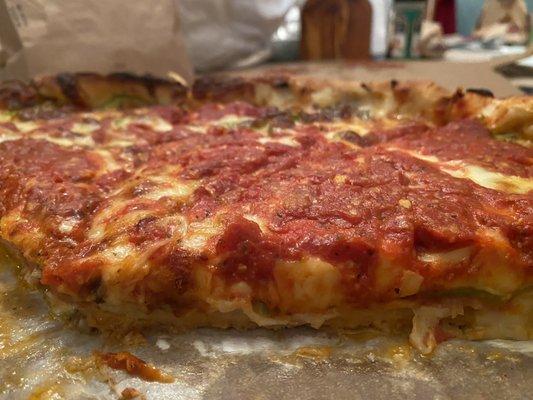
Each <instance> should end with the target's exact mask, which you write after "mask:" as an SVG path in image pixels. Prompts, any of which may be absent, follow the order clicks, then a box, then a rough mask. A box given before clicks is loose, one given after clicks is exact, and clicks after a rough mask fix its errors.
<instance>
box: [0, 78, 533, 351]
mask: <svg viewBox="0 0 533 400" xmlns="http://www.w3.org/2000/svg"><path fill="white" fill-rule="evenodd" d="M65 82H68V84H65ZM304 82H306V83H304ZM122 85H124V93H126V94H124V95H123V94H121V90H122ZM110 101H111V102H110ZM0 104H1V105H3V110H2V111H0V165H2V169H1V170H0V237H1V238H2V241H3V244H4V246H5V247H6V248H7V249H8V250H9V251H10V252H11V253H12V254H13V255H14V256H15V257H19V259H21V260H23V262H22V264H23V268H22V271H23V276H24V278H25V279H26V280H28V281H30V282H32V283H33V284H36V285H39V286H41V287H43V288H45V289H47V290H46V291H45V293H46V296H47V298H48V299H49V300H50V302H51V304H52V305H53V306H54V307H55V308H56V309H62V310H64V309H65V307H64V305H65V304H68V305H71V308H70V309H71V310H72V312H76V313H77V312H81V313H82V314H83V315H84V316H85V318H87V321H88V322H89V323H90V324H91V325H93V326H96V327H99V328H101V329H131V328H133V327H146V326H153V325H156V326H161V325H163V326H167V327H173V328H177V329H186V328H193V327H198V326H213V327H237V328H249V327H254V326H263V327H272V328H280V327H288V326H296V325H304V324H308V325H311V326H313V327H316V328H318V327H321V326H331V327H334V328H338V329H353V328H359V327H369V326H370V327H374V328H377V329H380V330H382V331H386V332H397V331H410V332H411V333H410V339H411V342H412V343H413V344H414V345H415V346H416V347H417V348H419V349H420V350H421V351H422V352H430V351H431V350H432V349H433V348H434V346H435V345H436V343H438V342H439V341H442V340H445V339H446V338H451V337H460V338H469V339H484V338H510V339H528V338H531V337H532V336H533V322H532V316H533V313H532V311H533V290H531V288H532V283H533V192H532V190H533V167H532V162H533V154H532V150H531V148H530V147H529V130H530V128H531V120H532V118H533V112H532V111H531V110H532V109H531V107H532V104H533V100H531V98H527V97H524V98H511V99H504V100H496V99H493V98H492V97H489V96H487V94H486V93H481V94H480V93H476V92H469V93H462V92H458V93H455V94H453V93H448V92H446V91H445V90H444V89H442V88H439V87H437V86H435V85H432V84H423V83H398V82H386V83H375V84H363V83H354V82H346V83H345V84H344V85H342V84H341V83H339V82H337V81H331V82H329V84H328V82H327V81H324V80H318V79H315V80H313V79H311V78H310V77H302V76H296V75H295V76H289V77H287V76H282V75H279V74H278V75H277V76H272V75H264V74H263V75H261V76H259V77H244V78H235V77H229V78H223V79H220V78H216V79H211V80H209V79H203V80H200V81H198V82H197V83H196V84H195V85H194V87H193V89H192V90H191V91H190V93H189V92H187V90H186V89H184V88H183V86H182V85H180V84H176V83H169V82H164V81H159V80H156V81H152V80H150V79H148V78H143V79H140V78H135V77H132V76H124V75H118V76H117V75H114V76H110V77H102V76H97V75H88V74H83V75H68V76H67V77H65V76H63V77H62V78H59V77H55V78H52V77H49V78H45V79H42V80H37V81H34V82H32V83H31V84H30V85H29V86H24V85H21V84H14V83H10V84H8V85H5V86H4V87H3V88H2V89H0ZM516 110H518V111H516ZM502 121H503V122H502ZM511 121H512V122H511ZM502 135H503V136H502ZM513 135H514V136H513ZM502 137H504V138H505V139H506V140H505V141H503V140H500V139H501V138H502Z"/></svg>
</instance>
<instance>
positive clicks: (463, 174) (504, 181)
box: [389, 147, 533, 194]
mask: <svg viewBox="0 0 533 400" xmlns="http://www.w3.org/2000/svg"><path fill="white" fill-rule="evenodd" d="M389 150H394V151H401V152H403V153H407V154H409V155H411V156H413V157H416V158H418V159H420V160H424V161H427V162H430V163H432V164H434V165H436V166H437V167H438V168H439V169H440V170H441V171H442V172H445V173H447V174H449V175H451V176H453V177H455V178H460V179H469V180H471V181H472V182H474V183H476V184H478V185H479V186H483V187H485V188H487V189H494V190H499V191H501V192H506V193H515V194H525V193H528V192H529V191H530V190H533V179H529V178H523V177H520V176H515V175H505V174H502V173H501V172H495V171H490V170H487V169H485V168H483V167H480V166H478V165H473V164H467V163H465V162H464V161H461V160H450V161H442V160H440V159H439V158H437V157H435V156H430V155H425V154H419V153H417V152H415V151H411V150H404V149H398V148H394V147H389Z"/></svg>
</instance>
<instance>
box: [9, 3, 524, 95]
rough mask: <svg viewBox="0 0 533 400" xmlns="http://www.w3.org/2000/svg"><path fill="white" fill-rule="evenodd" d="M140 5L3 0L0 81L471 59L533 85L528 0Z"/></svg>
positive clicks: (188, 74) (512, 80) (189, 74)
mask: <svg viewBox="0 0 533 400" xmlns="http://www.w3.org/2000/svg"><path fill="white" fill-rule="evenodd" d="M149 4H150V6H149V7H147V3H146V2H145V1H143V0H129V1H128V2H125V1H124V0H109V1H105V2H101V1H98V0H0V79H8V78H23V79H24V78H26V79H27V78H29V77H32V76H35V75H39V74H46V73H57V72H62V71H69V70H78V71H79V70H93V71H99V72H111V71H117V70H129V71H131V72H136V73H151V74H155V75H163V74H165V73H167V72H168V71H175V72H178V73H179V74H181V76H183V77H184V78H185V79H187V80H190V79H191V78H192V73H193V71H194V72H196V73H197V74H198V73H208V72H213V71H221V70H230V69H241V68H249V67H254V66H258V65H263V64H273V63H278V64H279V63H294V62H317V61H325V60H329V61H331V60H348V61H349V62H352V63H354V62H357V63H368V62H371V61H383V60H392V61H393V62H400V61H401V62H404V63H405V62H409V63H410V62H413V63H415V64H416V62H420V61H428V62H429V61H431V62H433V63H465V64H466V63H469V64H472V63H478V65H480V66H483V68H490V69H491V70H495V71H497V72H498V73H500V74H504V75H505V76H506V77H507V78H509V82H510V83H512V84H513V85H514V86H515V87H517V88H520V89H521V90H523V91H526V92H527V91H531V90H532V88H533V81H532V78H533V58H532V57H531V43H532V30H531V25H532V23H531V20H532V11H533V0H426V1H422V0H420V1H417V0H408V1H402V0H262V1H252V0H154V1H151V2H150V3H149ZM409 65H410V64H409ZM413 65H414V64H413ZM427 65H430V64H427ZM415 69H416V68H415ZM456 70H457V69H456ZM456 70H454V71H456ZM450 71H451V70H450ZM465 71H466V69H465ZM450 73H451V72H450ZM465 74H467V72H465ZM429 77H430V78H432V77H431V76H429ZM453 83H454V84H455V81H454V82H453Z"/></svg>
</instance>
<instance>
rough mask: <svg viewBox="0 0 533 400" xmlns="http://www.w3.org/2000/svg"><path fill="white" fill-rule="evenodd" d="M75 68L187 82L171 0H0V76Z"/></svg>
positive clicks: (189, 71) (185, 61) (188, 74)
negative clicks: (171, 76) (173, 75)
mask: <svg viewBox="0 0 533 400" xmlns="http://www.w3.org/2000/svg"><path fill="white" fill-rule="evenodd" d="M74 71H87V72H89V71H90V72H93V71H94V72H100V73H109V72H117V71H120V72H122V71H125V72H133V73H137V74H147V73H149V74H152V75H158V76H165V75H166V74H167V73H168V72H169V71H174V72H176V73H178V74H180V75H181V76H182V77H183V78H185V79H186V80H190V79H191V78H192V68H191V65H190V63H189V60H188V57H187V54H186V51H185V45H184V42H183V40H182V36H181V33H180V26H179V19H178V10H177V3H176V0H154V1H149V2H148V1H145V0H127V1H125V0H106V1H101V0H0V79H2V80H3V79H11V78H18V79H28V78H31V77H34V76H37V75H43V74H55V73H59V72H74Z"/></svg>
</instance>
